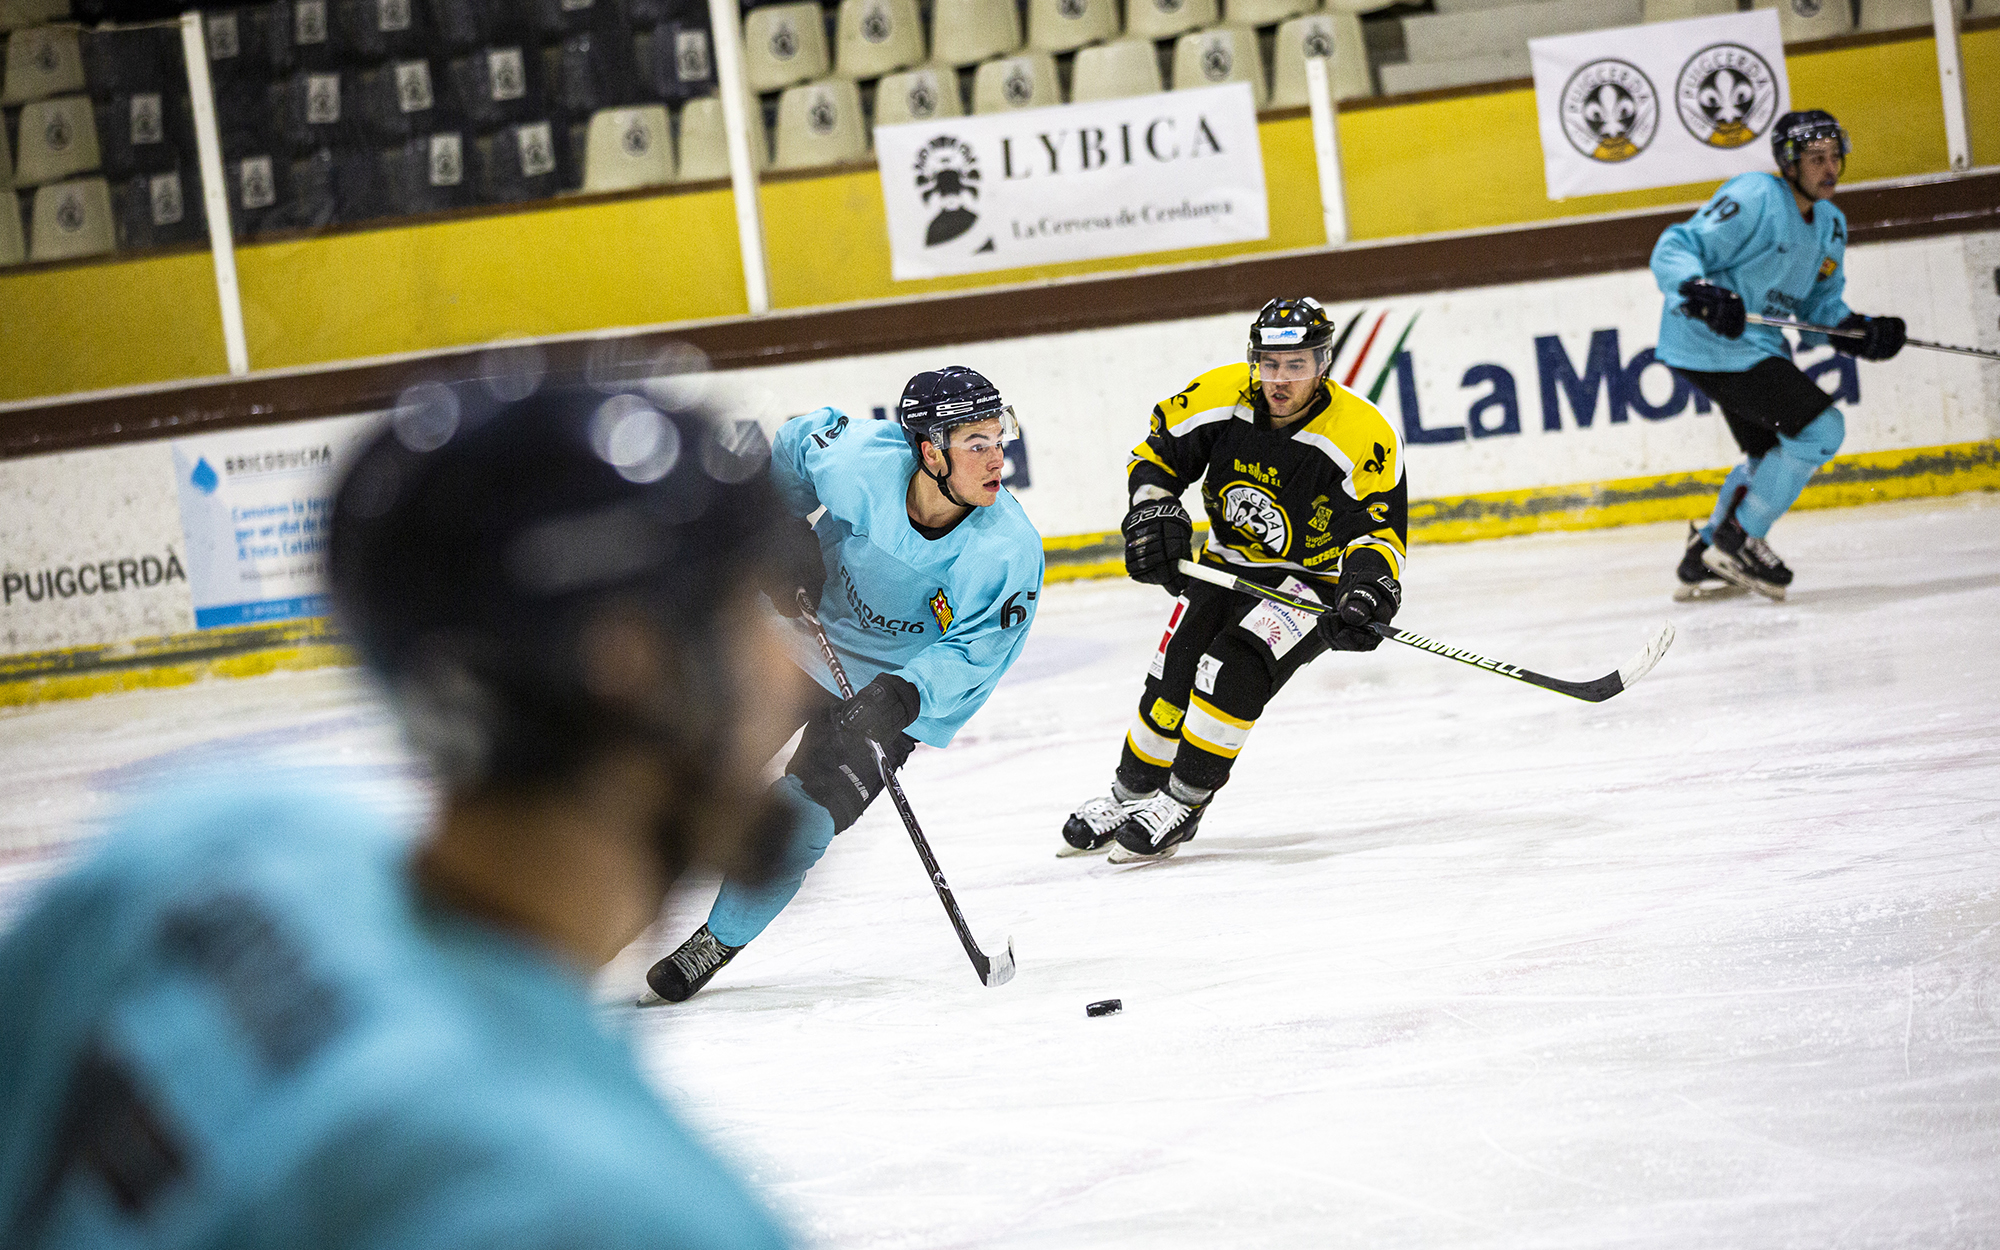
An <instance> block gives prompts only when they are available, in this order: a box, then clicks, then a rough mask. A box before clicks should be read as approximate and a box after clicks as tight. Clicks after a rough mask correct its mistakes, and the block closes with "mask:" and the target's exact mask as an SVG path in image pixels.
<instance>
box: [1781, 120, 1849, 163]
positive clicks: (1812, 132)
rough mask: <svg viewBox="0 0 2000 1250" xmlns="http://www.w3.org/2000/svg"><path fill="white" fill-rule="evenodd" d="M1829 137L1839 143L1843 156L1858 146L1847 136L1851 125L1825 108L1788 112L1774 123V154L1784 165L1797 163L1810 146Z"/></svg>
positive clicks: (1843, 157)
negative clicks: (1845, 125) (1845, 124)
mask: <svg viewBox="0 0 2000 1250" xmlns="http://www.w3.org/2000/svg"><path fill="white" fill-rule="evenodd" d="M1825 139H1831V140H1833V141H1834V142H1835V143H1836V144H1838V145H1839V148H1840V155H1841V157H1842V159H1843V160H1844V159H1845V158H1846V156H1847V154H1848V153H1849V152H1851V151H1853V150H1854V145H1853V144H1852V143H1850V142H1849V141H1848V138H1847V128H1846V127H1844V126H1842V125H1841V124H1840V122H1839V120H1838V119H1836V118H1835V117H1834V115H1833V114H1831V113H1829V112H1827V111H1826V110H1825V109H1806V110H1804V111H1803V112H1796V113H1787V114H1785V115H1784V116H1783V117H1780V118H1779V119H1778V121H1777V124H1775V125H1773V126H1772V127H1771V156H1772V158H1773V159H1774V160H1776V161H1777V162H1778V168H1780V169H1783V168H1784V167H1785V166H1787V165H1796V164H1797V163H1798V160H1799V158H1800V157H1801V156H1804V155H1805V151H1806V149H1807V148H1808V147H1810V146H1812V145H1813V144H1815V143H1818V142H1820V141H1822V140H1825Z"/></svg>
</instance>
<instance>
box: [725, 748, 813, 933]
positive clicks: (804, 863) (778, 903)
mask: <svg viewBox="0 0 2000 1250" xmlns="http://www.w3.org/2000/svg"><path fill="white" fill-rule="evenodd" d="M775 788H776V790H777V792H778V796H779V797H780V798H782V799H785V800H786V801H787V802H788V803H789V805H790V806H791V808H792V810H793V811H794V812H796V813H797V819H796V820H795V822H794V823H793V825H792V838H791V844H790V845H789V846H787V847H786V848H785V854H784V858H783V859H782V860H781V861H780V862H779V865H778V869H777V871H776V872H775V873H774V874H773V875H772V877H771V879H770V880H769V881H766V882H764V883H763V884H761V885H748V884H745V883H744V882H741V881H738V880H736V879H735V878H733V877H730V878H724V880H723V882H722V892H721V893H719V894H717V895H716V896H715V905H714V906H713V907H711V908H709V909H708V931H709V932H710V933H713V934H714V935H715V940H716V941H718V942H720V943H722V944H723V945H724V946H742V945H744V944H746V943H747V942H749V941H750V939H751V938H754V937H756V936H757V935H758V934H759V933H762V932H763V931H764V929H765V927H766V926H767V925H769V924H770V923H771V921H773V920H774V919H776V918H777V915H778V913H779V912H781V911H783V910H785V905H786V904H788V903H790V902H791V901H792V899H793V897H794V896H795V895H797V894H798V892H799V887H800V886H801V885H803V884H805V879H806V871H807V870H808V869H810V868H811V867H812V866H813V865H814V864H817V863H818V862H819V857H820V856H822V855H824V854H826V848H827V845H828V844H829V843H831V842H832V841H833V835H834V828H833V814H832V813H830V812H828V811H827V810H826V809H825V808H824V807H821V806H820V805H819V804H817V803H815V802H813V801H812V800H811V799H809V798H807V797H806V792H805V789H804V788H803V787H802V786H800V785H799V779H798V778H797V777H791V776H786V777H782V778H780V779H779V780H778V783H777V786H776V787H775Z"/></svg>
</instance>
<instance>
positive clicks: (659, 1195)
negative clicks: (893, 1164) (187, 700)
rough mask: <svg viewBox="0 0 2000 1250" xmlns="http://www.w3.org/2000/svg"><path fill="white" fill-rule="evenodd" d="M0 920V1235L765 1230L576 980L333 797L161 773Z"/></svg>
mask: <svg viewBox="0 0 2000 1250" xmlns="http://www.w3.org/2000/svg"><path fill="white" fill-rule="evenodd" d="M122 824H123V827H122V828H121V829H119V830H118V831H116V832H114V833H113V834H112V835H111V836H110V837H109V838H108V839H107V840H106V842H105V843H104V845H103V846H102V847H101V849H100V850H99V852H98V853H97V855H96V856H95V858H94V860H93V861H92V862H90V863H88V864H86V865H85V866H84V867H82V868H81V869H79V870H77V871H75V872H73V873H72V874H70V875H69V876H67V877H65V878H62V879H59V880H57V881H56V882H54V883H52V884H51V885H49V886H48V887H46V889H45V890H44V891H43V893H42V894H41V896H40V897H39V898H38V899H36V900H35V902H34V903H33V905H32V906H31V908H30V909H29V910H28V912H27V913H26V914H25V915H24V916H23V918H22V921H21V923H20V925H19V926H18V927H17V928H16V929H15V930H14V931H13V932H12V933H10V934H8V935H6V936H5V937H4V938H0V999H4V1001H5V1003H6V1007H5V1009H4V1010H0V1126H4V1129H0V1245H6V1246H34V1247H38V1248H41V1250H58V1248H61V1247H72V1246H73V1247H92V1248H93V1250H103V1248H106V1247H112V1248H115V1247H120V1246H153V1247H157V1246H187V1247H196V1246H199V1247H233V1248H241V1250H253V1248H261V1247H271V1248H272V1250H277V1248H279V1247H284V1248H287V1250H321V1248H325V1250H332V1248H333V1247H357V1246H369V1247H382V1248H387V1247H409V1248H410V1250H415V1248H417V1247H426V1248H429V1250H474V1248H479V1250H485V1248H488V1247H493V1246H508V1247H516V1248H520V1250H534V1248H538V1247H546V1248H548V1250H556V1248H557V1247H573V1246H592V1247H620V1248H629V1250H637V1248H638V1247H662V1248H665V1247H674V1248H688V1250H693V1248H695V1247H711V1248H712V1247H731V1248H741V1250H752V1248H755V1250H776V1248H778V1247H781V1246H783V1245H784V1244H785V1238H784V1236H783V1235H782V1234H781V1233H780V1231H779V1230H778V1228H777V1227H776V1225H775V1224H774V1223H773V1222H772V1220H771V1218H770V1217H769V1216H768V1215H767V1214H765V1213H764V1212H763V1211H762V1210H761V1209H760V1208H759V1207H758V1206H757V1204H756V1203H755V1202H754V1201H753V1200H752V1199H751V1197H750V1195H749V1194H748V1192H747V1191H746V1190H745V1189H744V1187H743V1185H742V1184H741V1183H740V1182H739V1181H737V1180H736V1178H735V1177H733V1176H732V1175H730V1174H729V1172H727V1171H726V1170H725V1169H724V1168H723V1167H722V1166H721V1164H719V1163H718V1162H717V1161H716V1159H715V1158H714V1157H713V1156H712V1155H711V1154H710V1153H709V1152H708V1151H707V1150H706V1149H705V1148H704V1147H703V1146H702V1145H701V1144H700V1143H698V1142H697V1141H696V1140H695V1139H694V1138H693V1137H692V1136H691V1135H690V1134H689V1132H688V1131H687V1130H686V1129H685V1128H683V1127H682V1126H681V1124H680V1123H679V1122H678V1121H677V1120H676V1119H675V1118H674V1117H673V1116H672V1115H671V1114H669V1113H668V1112H667V1110H666V1109H665V1108H664V1107H663V1106H662V1105H661V1104H660V1102H659V1100H658V1098H657V1097H656V1096H655V1094H654V1093H653V1091H652V1090H651V1089H649V1088H648V1087H647V1085H646V1083H645V1081H644V1080H643V1079H642V1078H641V1077H640V1074H639V1071H638V1068H637V1066H636V1065H635V1063H634V1061H633V1057H632V1055H631V1053H630V1052H629V1050H628V1049H627V1047H626V1045H625V1044H624V1043H623V1042H622V1041H616V1040H613V1039H612V1038H611V1037H608V1036H606V1035H605V1034H604V1033H603V1032H601V1031H600V1029H599V1025H598V1022H597V1020H596V1019H595V1018H594V1014H593V1008H592V1006H591V1003H590V1000H589V997H588V992H587V990H588V987H587V984H586V982H585V980H584V978H583V976H582V975H581V974H580V973H579V972H577V971H575V970H573V969H571V968H568V967H566V966H560V965H558V964H557V963H556V962H554V961H553V960H552V959H551V958H550V957H549V956H548V955H546V954H545V953H543V952H542V951H541V950H540V948H537V947H532V946H530V945H528V944H526V943H525V942H524V941H522V940H521V939H519V938H517V937H515V936H513V935H512V934H510V933H507V932H504V931H502V930H500V929H498V928H494V927H491V926H489V925H487V924H485V923H483V922H479V921H475V920H472V919H469V918H467V917H465V916H463V915H460V914H458V913H456V912H450V911H446V910H443V909H440V908H439V907H437V906H436V905H435V904H432V903H431V902H429V901H428V900H426V899H425V898H423V897H421V896H420V895H419V894H418V893H417V891H416V890H415V888H414V887H413V885H412V882H411V878H410V874H409V871H408V864H407V858H408V851H407V849H406V846H405V844H404V842H403V841H402V840H401V839H399V838H398V837H397V836H395V835H394V834H393V833H392V832H391V831H389V830H388V829H386V828H385V827H384V826H383V824H382V823H381V822H380V821H379V820H378V819H377V818H376V817H375V816H374V815H372V814H371V813H369V812H368V811H366V810H365V809H362V808H359V807H357V806H356V805H355V804H354V803H353V802H352V801H351V800H347V799H344V798H341V797H339V796H331V795H324V794H278V793H273V792H270V791H268V790H264V789H260V788H259V787H255V786H243V785H240V784H239V785H235V786H230V787H227V788H225V787H223V786H219V785H218V786H214V787H211V788H207V789H196V790H183V791H181V792H178V793H174V794H170V795H167V796H163V797H161V798H159V799H157V800H155V801H154V802H152V803H151V804H149V805H147V806H145V807H144V808H142V809H140V810H139V811H137V812H136V813H135V814H134V815H132V816H130V817H128V818H126V820H124V821H123V822H122Z"/></svg>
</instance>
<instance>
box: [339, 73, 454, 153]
mask: <svg viewBox="0 0 2000 1250" xmlns="http://www.w3.org/2000/svg"><path fill="white" fill-rule="evenodd" d="M443 86H444V80H441V79H440V78H439V77H438V76H434V75H433V74H432V73H431V63H430V62H429V61H425V60H421V59H417V60H408V61H390V62H388V63H387V64H385V65H378V66H375V67H374V68H373V69H364V70H362V71H360V72H359V73H357V74H355V75H354V88H355V96H356V99H355V100H354V101H353V105H352V107H353V109H354V112H355V117H356V121H357V122H359V123H361V124H363V125H365V126H366V127H367V128H368V132H369V133H370V134H371V135H372V136H373V137H374V138H376V139H377V140H402V139H407V138H409V137H410V136H412V135H420V134H429V133H430V132H431V131H434V130H444V129H449V128H451V127H452V126H454V125H455V124H456V121H457V110H456V109H453V108H452V107H450V104H449V102H448V101H447V99H446V98H445V96H444V94H443V92H442V91H441V90H440V88H442V87H443Z"/></svg>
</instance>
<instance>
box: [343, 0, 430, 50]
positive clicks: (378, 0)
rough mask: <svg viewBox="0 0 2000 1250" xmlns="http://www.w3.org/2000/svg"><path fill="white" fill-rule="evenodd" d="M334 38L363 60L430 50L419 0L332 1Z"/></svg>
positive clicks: (345, 48)
mask: <svg viewBox="0 0 2000 1250" xmlns="http://www.w3.org/2000/svg"><path fill="white" fill-rule="evenodd" d="M330 12H331V15H332V17H333V29H334V38H335V40H336V41H337V43H338V44H339V46H340V47H341V48H342V49H344V50H345V51H346V52H347V53H348V54H349V55H351V56H354V57H357V58H359V59H361V60H364V61H381V60H386V59H388V58H389V57H411V56H422V55H423V54H424V53H425V52H426V51H428V50H429V49H428V48H427V46H426V45H427V44H428V43H429V41H430V32H429V30H427V29H426V27H427V25H428V23H426V22H425V21H424V13H423V8H422V6H421V5H420V3H419V0H332V2H331V9H330Z"/></svg>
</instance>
